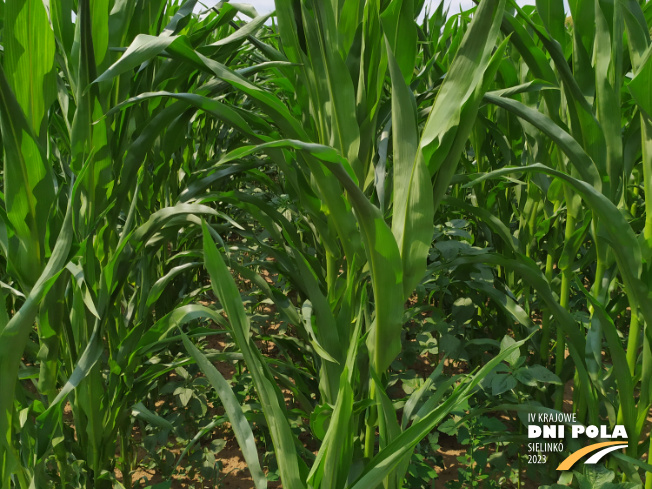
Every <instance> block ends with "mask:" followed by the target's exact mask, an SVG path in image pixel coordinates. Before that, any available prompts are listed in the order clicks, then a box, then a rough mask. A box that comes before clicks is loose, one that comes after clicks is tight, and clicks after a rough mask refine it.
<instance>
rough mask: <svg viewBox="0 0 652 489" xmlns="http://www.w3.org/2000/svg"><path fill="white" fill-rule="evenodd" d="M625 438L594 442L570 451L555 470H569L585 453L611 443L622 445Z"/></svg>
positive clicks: (608, 445)
mask: <svg viewBox="0 0 652 489" xmlns="http://www.w3.org/2000/svg"><path fill="white" fill-rule="evenodd" d="M626 442H627V440H621V441H605V442H602V443H596V444H594V445H589V446H588V447H584V448H580V449H579V450H578V451H576V452H573V453H571V454H570V455H569V456H568V457H566V458H565V459H564V461H563V462H562V463H560V464H559V467H557V470H569V469H570V468H571V467H572V466H573V465H574V464H575V462H577V461H578V460H579V459H581V458H582V457H583V456H584V455H587V454H589V453H591V452H595V451H596V450H599V449H600V448H604V447H610V446H612V445H622V444H624V443H626Z"/></svg>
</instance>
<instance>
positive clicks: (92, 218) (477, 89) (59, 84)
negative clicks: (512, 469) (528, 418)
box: [0, 0, 652, 489]
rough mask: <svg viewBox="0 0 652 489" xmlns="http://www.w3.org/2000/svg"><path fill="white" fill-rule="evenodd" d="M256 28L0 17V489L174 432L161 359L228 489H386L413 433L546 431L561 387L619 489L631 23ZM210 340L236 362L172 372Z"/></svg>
mask: <svg viewBox="0 0 652 489" xmlns="http://www.w3.org/2000/svg"><path fill="white" fill-rule="evenodd" d="M275 4H276V11H275V13H274V14H273V15H272V14H270V15H258V13H257V12H256V11H255V10H254V9H253V8H251V7H249V6H246V5H241V4H229V3H228V2H219V3H218V4H217V5H216V6H215V7H214V8H210V9H208V10H205V11H201V8H202V7H201V6H200V4H199V3H198V2H196V1H193V0H188V1H185V2H183V3H180V2H176V1H175V2H171V1H170V2H168V1H165V0H156V1H144V0H124V1H117V0H116V1H110V0H106V1H97V2H90V1H89V0H78V1H76V2H73V1H72V0H62V1H57V2H45V3H44V2H41V1H37V0H6V1H5V2H4V3H3V4H2V5H3V6H4V7H3V9H2V10H0V15H2V46H3V51H2V65H1V67H0V95H1V96H2V98H1V100H0V101H1V104H0V124H1V125H0V129H1V131H2V147H3V162H4V173H3V175H2V184H3V194H2V203H3V205H2V206H1V208H2V214H1V215H2V233H0V238H1V239H0V244H1V245H2V246H1V250H2V261H1V262H2V264H3V265H4V267H3V269H2V278H1V280H2V282H0V297H1V298H2V299H3V304H4V307H3V308H0V310H1V311H2V313H1V314H0V318H1V322H0V363H1V365H2V367H3V368H2V371H1V372H0V379H1V381H0V386H2V392H3V393H10V395H5V396H4V397H3V398H2V399H1V400H0V409H1V412H2V416H0V430H1V433H2V442H1V443H0V481H1V484H2V487H3V488H4V487H7V488H10V487H21V488H22V487H24V488H28V487H69V486H70V487H98V488H103V487H126V488H130V487H132V485H133V483H132V477H131V474H132V472H133V471H134V469H135V465H136V462H137V460H136V458H135V457H136V455H135V454H136V453H137V450H135V448H136V447H135V441H134V439H133V436H132V432H133V430H134V427H135V426H136V424H137V423H141V425H140V426H142V423H147V424H148V425H149V426H150V427H156V429H163V430H171V431H172V432H175V433H176V434H179V432H178V431H175V430H176V429H177V428H176V427H175V426H174V425H173V423H172V422H171V421H170V420H169V419H167V418H165V417H164V416H162V415H161V414H160V413H159V412H157V409H158V408H157V401H158V400H160V399H159V397H160V389H159V387H160V385H161V383H162V382H163V381H164V379H166V378H168V376H170V375H171V373H173V372H175V369H178V368H182V367H184V366H189V365H191V364H196V367H195V368H198V369H199V370H200V371H201V372H202V373H203V375H204V376H205V377H206V380H207V382H208V383H209V384H210V385H211V386H212V387H213V388H214V391H215V394H216V398H215V401H216V402H219V405H220V406H221V407H222V408H223V410H224V413H225V416H226V417H227V418H228V420H229V421H230V425H231V428H232V430H233V433H234V435H235V438H236V440H237V442H238V445H239V447H240V450H241V451H242V454H243V457H244V459H245V461H246V463H247V466H248V471H249V473H250V475H251V478H252V480H253V484H254V485H255V487H257V488H264V487H267V481H268V478H269V473H268V472H269V471H270V470H271V469H270V467H269V465H268V462H269V460H268V459H264V458H262V457H261V453H262V452H264V451H265V450H267V451H271V452H272V453H273V457H272V458H273V464H272V465H273V466H276V467H277V468H278V474H279V477H280V480H281V483H282V485H283V487H287V488H292V489H294V488H301V487H304V488H338V489H339V488H345V487H346V488H355V489H358V488H370V487H381V486H382V487H386V488H399V487H407V485H408V484H409V483H408V482H406V481H407V480H408V479H407V477H408V473H409V469H410V465H411V464H412V463H414V461H415V458H414V452H415V449H416V448H417V447H418V446H419V443H420V442H421V440H423V439H424V438H425V437H426V436H428V435H429V434H430V433H432V432H433V430H434V429H436V428H438V427H439V428H441V429H443V430H446V429H452V428H451V423H452V421H453V420H457V421H455V423H453V424H454V425H455V426H459V425H461V424H463V423H464V422H465V420H468V419H471V418H474V417H476V416H477V415H478V414H481V413H485V412H487V411H492V410H497V409H507V410H508V411H513V412H523V409H525V408H524V407H523V405H522V404H523V403H524V402H527V403H529V404H527V408H528V409H531V410H533V411H537V410H544V411H545V410H550V409H555V410H557V411H559V410H561V409H562V408H563V401H564V384H566V383H568V382H572V386H573V409H574V410H575V412H576V413H577V415H578V419H579V420H580V421H581V422H583V423H591V424H599V423H600V422H601V420H602V419H608V422H609V423H610V424H612V425H613V424H624V425H625V426H626V428H627V432H628V434H629V439H630V445H629V448H628V450H627V452H626V453H625V454H616V455H615V456H614V457H613V458H612V459H611V462H609V468H610V469H611V470H613V471H616V472H617V473H618V476H619V477H620V478H622V479H623V481H629V482H632V483H634V484H637V483H642V479H641V470H642V471H648V470H650V469H652V467H650V466H649V465H647V464H646V463H645V462H643V461H642V457H643V455H644V452H647V451H649V446H648V444H649V443H650V441H649V439H650V437H649V434H648V433H646V428H645V422H646V418H647V414H648V412H649V409H650V406H651V404H652V400H651V399H650V373H651V372H652V370H651V369H650V352H651V350H650V348H651V344H650V341H651V340H652V336H651V335H650V332H649V328H648V325H649V324H650V321H651V320H652V309H650V287H649V281H650V280H649V279H650V270H649V269H648V268H649V267H648V261H649V260H648V258H649V256H650V242H651V241H650V240H651V239H652V223H651V221H650V219H652V218H650V212H648V211H649V209H648V204H647V201H646V199H645V197H646V196H647V191H648V190H649V187H650V185H649V179H650V168H649V167H650V162H649V161H648V160H649V156H650V155H649V153H650V148H649V145H650V141H649V137H650V135H649V130H650V124H651V122H650V114H652V106H651V104H650V98H649V95H648V92H649V90H648V88H649V86H650V80H649V71H650V34H649V24H650V23H649V13H650V9H649V7H648V4H647V3H643V2H641V3H639V2H635V1H633V0H632V1H619V2H607V1H603V0H596V1H589V0H573V1H571V2H570V12H569V13H570V17H567V13H566V12H565V11H564V6H563V2H561V1H540V2H537V4H536V6H530V7H520V6H519V4H517V3H516V2H514V1H513V0H509V1H506V0H482V1H481V2H478V5H477V6H476V7H474V8H473V9H471V10H470V11H467V12H461V13H459V14H457V15H449V13H447V12H446V11H445V10H444V5H443V3H440V4H439V5H438V6H437V7H436V8H435V9H434V11H431V10H430V8H428V7H427V6H426V5H425V2H424V1H423V0H368V1H361V0H350V1H346V2H344V1H330V2H317V1H308V0H301V1H299V0H292V1H290V0H277V1H276V2H275ZM424 8H425V12H426V13H425V17H423V18H422V20H419V19H421V18H420V14H421V12H422V11H423V10H424ZM243 18H244V19H246V20H242V19H243ZM468 230H472V233H470V232H469V231H468ZM560 243H563V245H560ZM252 304H265V305H266V306H269V307H273V312H272V313H271V315H270V317H272V318H273V320H272V321H271V322H272V323H274V324H273V325H271V326H273V327H271V328H269V326H270V324H264V326H261V320H260V317H259V315H258V313H257V310H256V306H252ZM469 311H470V312H469ZM278 324H280V325H281V326H280V327H279V328H278V331H275V329H274V328H276V327H277V326H278ZM433 324H434V331H435V333H433V336H432V343H433V344H435V345H436V351H437V353H436V357H435V358H434V362H433V365H432V368H431V369H430V371H429V372H428V375H427V376H426V378H425V379H422V380H418V381H414V382H413V384H414V385H415V386H416V387H415V388H414V389H413V390H412V391H411V392H409V393H408V394H405V395H403V396H402V397H401V396H397V394H396V392H395V385H397V380H398V379H405V375H407V373H405V372H402V369H403V368H404V367H405V365H406V363H407V360H406V358H407V357H408V354H409V351H410V349H411V348H413V344H414V342H413V341H412V337H411V336H410V335H412V334H413V331H414V330H415V329H416V330H417V336H418V335H419V334H421V333H422V332H424V331H426V330H427V328H428V327H429V325H433ZM270 330H271V332H270ZM218 333H219V334H221V333H225V334H226V335H227V336H228V338H229V341H230V342H232V343H233V345H234V348H235V350H236V351H235V352H224V351H222V352H217V353H211V354H207V352H205V351H202V348H201V347H200V346H198V345H197V338H199V339H200V341H201V338H203V337H205V336H207V335H211V334H218ZM428 334H430V333H428ZM455 335H457V337H458V339H457V340H456V341H458V342H459V345H458V347H453V346H454V345H455V343H454V342H452V340H451V338H453V339H455ZM505 335H507V336H508V337H507V338H504V339H503V337H504V336H505ZM460 336H461V339H460V338H459V337H460ZM510 337H513V338H514V339H511V338H510ZM501 339H502V342H501V341H499V340H501ZM264 343H268V344H269V343H272V344H273V348H274V351H275V352H276V353H275V354H274V355H272V356H269V355H267V354H265V352H264V348H263V347H261V344H264ZM474 348H475V350H473V349H474ZM457 351H464V352H465V354H468V352H469V351H474V352H475V353H474V354H473V355H467V357H465V361H466V362H467V366H468V371H467V372H466V373H463V374H460V375H452V374H450V373H449V372H447V371H445V367H446V365H445V364H446V362H445V357H447V356H448V357H450V358H456V356H459V355H458V353H457ZM225 359H226V360H229V361H231V360H233V359H236V360H237V361H238V364H239V372H240V375H242V378H245V379H247V380H248V382H249V383H250V385H251V391H250V392H251V395H250V396H247V397H246V398H245V399H244V400H243V398H242V396H241V395H240V393H239V392H238V391H237V390H236V389H234V386H233V383H232V382H230V381H228V380H227V379H225V378H224V376H223V375H222V374H221V373H220V371H219V370H218V369H217V368H216V367H215V365H214V364H213V362H212V361H213V360H225ZM475 366H477V367H478V368H477V369H475V370H474V369H473V368H474V367H475ZM546 367H549V368H550V369H552V370H554V372H555V374H552V373H551V372H549V371H548V370H547V369H546ZM521 369H524V370H527V369H530V370H529V372H534V371H537V372H539V374H540V377H539V378H538V379H532V378H525V377H519V375H520V374H519V372H523V371H524V370H521ZM516 379H520V380H519V381H517V380H516ZM521 380H522V382H521V384H523V385H519V382H520V381H521ZM404 385H408V383H407V382H405V383H404ZM551 385H557V387H556V388H554V389H550V386H551ZM488 386H489V387H488ZM542 386H543V387H542ZM288 396H289V397H290V398H288ZM546 412H547V411H546ZM452 414H454V416H451V415H452ZM445 422H446V423H447V424H446V425H445V426H444V427H442V425H444V423H445ZM513 423H514V426H515V428H514V431H515V434H513V435H510V436H511V438H507V439H508V441H511V442H512V444H513V445H514V446H517V445H518V443H520V441H519V440H521V439H520V438H519V435H518V432H519V430H521V431H522V426H521V424H520V421H518V418H516V417H515V418H514V419H513ZM254 424H255V426H256V427H255V428H254V427H253V426H254ZM215 425H216V420H213V421H212V422H210V423H207V424H202V425H201V427H199V426H198V427H197V435H196V436H195V437H194V438H193V439H192V440H191V441H190V443H189V445H187V446H186V447H185V449H184V450H183V452H182V455H181V456H180V457H179V458H178V459H177V463H178V462H179V461H182V460H184V457H185V455H186V454H187V453H188V452H189V451H190V450H191V446H192V445H193V444H195V443H197V442H198V440H199V439H200V438H201V437H202V436H205V435H207V433H208V432H209V431H210V430H209V428H210V427H213V426H215ZM299 434H304V435H305V434H307V435H308V436H309V438H310V439H311V440H312V441H313V442H316V441H318V442H319V448H318V449H317V450H315V452H314V453H313V452H312V451H311V449H309V448H308V445H307V444H305V443H304V442H303V441H301V439H300V438H299ZM477 443H478V442H477V441H475V442H474V445H473V446H476V445H477ZM263 445H266V446H263ZM517 451H518V450H517ZM513 460H515V462H514V463H515V464H518V467H519V469H520V458H519V455H518V454H516V455H514V456H513ZM479 469H483V468H482V467H480V468H479ZM117 470H119V471H120V473H121V474H122V475H121V476H118V472H117ZM266 472H267V473H266ZM517 473H518V477H520V473H521V471H520V470H517ZM648 475H649V472H648ZM546 477H547V479H550V481H549V482H551V483H552V482H554V481H553V480H552V475H551V474H546ZM578 478H581V474H580V475H579V476H578ZM555 480H556V478H555ZM610 480H611V479H610ZM546 482H548V481H547V480H546ZM561 482H564V483H568V482H570V481H569V480H568V479H564V480H560V483H561ZM645 484H646V487H652V477H649V476H648V477H647V478H646V480H645Z"/></svg>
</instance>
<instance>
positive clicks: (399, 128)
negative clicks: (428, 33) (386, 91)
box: [386, 39, 435, 300]
mask: <svg viewBox="0 0 652 489" xmlns="http://www.w3.org/2000/svg"><path fill="white" fill-rule="evenodd" d="M386 45H387V56H388V59H389V73H390V76H391V80H392V141H393V147H394V158H393V165H394V179H393V184H394V195H393V202H394V212H393V216H392V233H393V234H394V237H395V238H396V242H397V244H398V247H399V251H400V252H401V261H402V263H403V297H404V299H406V300H407V298H408V297H409V296H410V295H411V294H412V291H413V290H414V287H415V286H416V285H417V284H418V283H419V282H420V281H421V279H422V278H423V275H424V273H425V269H426V258H427V256H428V250H429V249H430V242H431V240H432V233H433V228H432V225H433V219H434V212H435V209H434V204H433V199H432V186H431V184H430V175H429V174H428V168H427V167H426V164H425V162H424V160H423V156H422V153H421V151H419V141H418V126H417V107H416V103H415V101H414V96H413V95H412V93H411V92H410V89H409V88H408V86H407V85H406V84H405V82H404V80H403V76H402V75H401V72H400V71H399V66H398V64H397V62H396V59H395V58H394V54H393V53H392V50H391V47H390V43H389V40H388V39H386Z"/></svg>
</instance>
